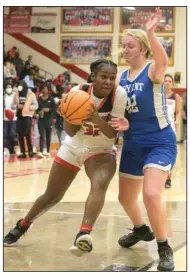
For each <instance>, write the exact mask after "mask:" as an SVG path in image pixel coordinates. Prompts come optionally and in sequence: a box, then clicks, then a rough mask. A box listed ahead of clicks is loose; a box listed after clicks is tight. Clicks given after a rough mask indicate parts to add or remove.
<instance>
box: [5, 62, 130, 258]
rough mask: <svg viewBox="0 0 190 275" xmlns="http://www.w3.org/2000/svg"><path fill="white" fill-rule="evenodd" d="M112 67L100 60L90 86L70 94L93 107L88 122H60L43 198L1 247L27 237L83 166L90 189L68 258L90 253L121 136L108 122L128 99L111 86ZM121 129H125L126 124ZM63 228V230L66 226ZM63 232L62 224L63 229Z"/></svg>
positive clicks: (121, 112)
mask: <svg viewBox="0 0 190 275" xmlns="http://www.w3.org/2000/svg"><path fill="white" fill-rule="evenodd" d="M116 75H117V65H116V64H115V63H113V62H111V61H108V60H105V59H103V60H102V59H101V60H97V61H95V62H93V63H92V64H91V81H92V83H90V84H87V83H85V84H83V85H79V86H76V87H73V89H72V90H71V91H70V92H72V91H75V90H77V91H78V90H79V89H80V90H83V91H85V92H88V93H89V94H90V95H91V97H92V98H93V101H94V107H93V106H92V108H90V109H89V116H88V119H86V120H85V121H81V125H72V124H70V123H69V122H68V121H66V120H64V129H65V131H66V133H67V136H66V137H65V139H64V141H63V143H62V146H61V147H60V149H59V151H58V153H57V156H56V158H55V161H54V163H53V165H52V168H51V172H50V175H49V179H48V185H47V189H46V191H45V193H44V194H43V195H42V196H40V197H39V198H38V199H37V200H36V201H35V203H34V205H33V206H32V208H31V209H30V211H29V212H28V214H27V215H26V217H25V218H24V219H20V220H19V221H18V222H17V224H16V226H15V227H14V228H13V229H12V230H10V232H9V233H8V234H7V235H6V236H5V238H4V245H5V246H10V245H14V244H15V243H16V242H17V241H18V240H19V238H20V237H21V236H22V235H23V234H24V233H26V231H27V230H28V229H29V227H30V226H31V224H32V222H33V221H34V220H35V219H36V218H37V217H39V216H40V215H42V214H43V213H45V212H46V211H48V210H49V209H50V208H51V207H53V206H54V205H56V204H57V203H58V202H59V201H60V200H61V199H62V198H63V196H64V194H65V193H66V191H67V189H68V188H69V186H70V185H71V183H72V182H73V180H74V178H75V177H76V175H77V174H78V172H79V171H80V168H81V166H82V165H83V164H84V166H85V171H86V174H87V176H88V177H89V179H90V182H91V189H90V193H89V195H88V198H87V200H86V204H85V212H84V217H83V220H82V224H81V227H80V231H79V233H78V234H77V236H76V239H75V241H74V245H73V246H72V247H71V248H70V252H71V253H72V254H74V255H76V256H83V255H85V254H86V253H88V252H91V251H92V237H91V235H90V232H91V230H92V227H93V225H94V223H95V221H96V219H97V218H98V216H99V214H100V212H101V210H102V207H103V205H104V200H105V195H106V191H107V188H108V186H109V183H110V181H111V179H112V177H113V176H114V174H115V170H116V158H115V150H114V141H115V136H116V134H117V131H119V130H120V128H122V129H121V130H123V126H122V123H123V122H122V121H121V124H120V125H119V127H118V128H117V131H115V129H113V128H112V127H111V126H110V125H109V124H108V121H109V120H110V119H111V118H112V117H121V116H124V111H125V106H126V101H127V94H126V92H125V90H124V89H123V88H122V87H121V86H116V85H115V79H116ZM124 121H125V123H126V127H124V128H125V129H127V128H128V123H127V120H126V119H125V120H124ZM65 226H66V227H67V225H65ZM63 230H64V224H63Z"/></svg>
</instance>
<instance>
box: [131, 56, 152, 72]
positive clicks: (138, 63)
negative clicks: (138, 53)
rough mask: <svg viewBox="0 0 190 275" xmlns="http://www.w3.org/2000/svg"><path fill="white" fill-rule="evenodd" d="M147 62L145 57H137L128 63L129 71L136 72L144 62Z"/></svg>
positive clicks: (143, 65)
mask: <svg viewBox="0 0 190 275" xmlns="http://www.w3.org/2000/svg"><path fill="white" fill-rule="evenodd" d="M147 63H148V60H147V59H138V60H134V61H133V62H132V63H131V64H130V72H131V73H133V72H138V71H140V70H142V69H143V68H144V67H145V66H146V64H147Z"/></svg>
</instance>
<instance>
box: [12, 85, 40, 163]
mask: <svg viewBox="0 0 190 275" xmlns="http://www.w3.org/2000/svg"><path fill="white" fill-rule="evenodd" d="M15 104H16V107H17V133H18V137H19V144H20V150H21V155H19V156H18V158H26V151H25V144H24V138H26V141H27V146H28V154H29V157H33V148H32V147H33V146H32V142H31V129H32V117H33V115H34V112H35V110H37V109H38V102H37V99H36V95H35V94H34V93H33V92H32V91H31V90H30V89H28V86H27V84H26V83H25V82H24V81H19V83H18V91H17V92H16V93H15Z"/></svg>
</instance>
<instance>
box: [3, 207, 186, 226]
mask: <svg viewBox="0 0 190 275" xmlns="http://www.w3.org/2000/svg"><path fill="white" fill-rule="evenodd" d="M4 210H11V211H26V212H28V211H29V210H30V209H19V208H9V207H6V208H4ZM47 213H56V214H71V215H84V213H75V212H63V211H47ZM100 216H103V217H119V218H127V219H129V217H128V216H124V215H114V214H113V215H112V214H108V215H105V214H100ZM143 219H148V217H143ZM167 220H168V221H181V222H186V220H185V219H167Z"/></svg>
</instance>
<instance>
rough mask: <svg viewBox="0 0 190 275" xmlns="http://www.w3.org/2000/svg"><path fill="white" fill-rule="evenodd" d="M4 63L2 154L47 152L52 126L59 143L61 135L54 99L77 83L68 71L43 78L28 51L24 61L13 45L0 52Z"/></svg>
mask: <svg viewBox="0 0 190 275" xmlns="http://www.w3.org/2000/svg"><path fill="white" fill-rule="evenodd" d="M3 63H4V97H3V104H4V146H3V147H4V155H5V156H6V155H10V154H15V155H16V156H17V157H18V158H27V157H28V156H29V157H30V158H32V157H34V156H35V155H36V154H37V155H38V156H39V157H44V156H50V147H51V133H52V127H54V128H55V130H56V133H57V138H58V140H59V143H60V144H61V141H62V140H63V139H64V136H65V133H64V129H63V118H62V117H61V116H60V114H59V111H58V102H59V100H60V99H61V98H62V96H63V94H65V93H68V92H69V91H70V89H71V88H72V87H73V86H76V85H78V84H77V83H72V82H71V74H70V71H64V72H63V73H61V74H59V75H58V76H56V77H55V78H52V79H45V77H43V76H41V75H40V68H39V67H38V66H37V65H35V64H34V63H33V57H32V55H28V59H27V60H26V61H24V60H23V59H22V58H21V57H20V51H19V49H18V48H17V47H15V46H13V47H12V48H11V49H10V50H8V51H6V50H5V45H4V53H3Z"/></svg>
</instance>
